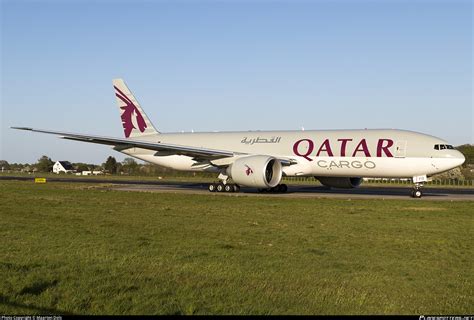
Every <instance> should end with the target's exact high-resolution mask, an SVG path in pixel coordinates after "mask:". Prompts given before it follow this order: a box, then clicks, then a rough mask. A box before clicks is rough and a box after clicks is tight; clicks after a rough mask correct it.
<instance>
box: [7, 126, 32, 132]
mask: <svg viewBox="0 0 474 320" xmlns="http://www.w3.org/2000/svg"><path fill="white" fill-rule="evenodd" d="M10 129H16V130H29V131H32V130H33V128H29V127H10Z"/></svg>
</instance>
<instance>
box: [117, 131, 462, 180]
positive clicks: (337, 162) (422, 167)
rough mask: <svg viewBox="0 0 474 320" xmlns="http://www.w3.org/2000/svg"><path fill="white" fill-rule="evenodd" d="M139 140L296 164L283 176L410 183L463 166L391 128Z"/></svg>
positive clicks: (155, 157)
mask: <svg viewBox="0 0 474 320" xmlns="http://www.w3.org/2000/svg"><path fill="white" fill-rule="evenodd" d="M140 140H142V141H143V140H145V141H149V142H159V143H167V144H177V145H187V146H192V147H195V148H208V149H217V150H232V151H234V152H241V153H242V154H248V155H252V154H260V155H262V154H263V155H272V156H277V157H282V158H290V159H294V161H295V162H296V164H294V165H291V166H287V167H283V174H284V175H286V176H334V177H351V176H354V177H387V178H389V177H399V178H405V177H406V178H411V177H414V176H419V175H427V176H430V175H433V174H436V173H440V172H444V171H447V170H450V169H452V168H454V167H456V166H458V165H460V164H462V162H463V161H464V157H463V155H462V154H461V153H460V152H459V151H457V150H454V149H451V148H449V149H448V146H449V147H451V146H450V145H449V144H448V143H447V142H446V141H444V140H442V139H439V138H436V137H433V136H430V135H426V134H422V133H417V132H413V131H405V130H393V129H383V130H374V129H371V130H315V131H242V132H207V133H161V134H159V135H149V136H141V137H140ZM436 145H438V146H440V145H441V146H446V147H445V148H443V149H441V148H440V147H438V149H435V146H436ZM120 151H121V152H123V153H125V154H128V155H131V156H134V157H137V158H139V159H142V160H144V161H148V162H151V163H155V164H158V165H161V166H165V167H168V168H172V169H175V170H185V171H210V172H217V171H218V168H217V167H216V166H214V165H212V164H211V163H209V162H206V161H199V159H195V158H192V157H189V156H183V155H169V154H167V153H166V152H155V151H150V150H145V149H140V148H130V149H126V150H120Z"/></svg>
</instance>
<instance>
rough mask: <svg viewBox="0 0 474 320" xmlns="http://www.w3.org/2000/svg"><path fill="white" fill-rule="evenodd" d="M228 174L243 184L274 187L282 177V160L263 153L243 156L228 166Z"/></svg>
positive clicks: (239, 183) (236, 181) (237, 182)
mask: <svg viewBox="0 0 474 320" xmlns="http://www.w3.org/2000/svg"><path fill="white" fill-rule="evenodd" d="M227 174H228V175H229V176H230V177H231V178H232V180H234V182H235V183H236V184H238V185H241V186H247V187H255V188H273V187H275V186H277V185H278V184H279V183H280V181H281V177H282V165H281V162H280V160H278V159H276V158H273V157H269V156H263V155H257V156H248V157H242V158H238V159H237V160H235V162H234V163H232V165H230V166H229V167H228V168H227Z"/></svg>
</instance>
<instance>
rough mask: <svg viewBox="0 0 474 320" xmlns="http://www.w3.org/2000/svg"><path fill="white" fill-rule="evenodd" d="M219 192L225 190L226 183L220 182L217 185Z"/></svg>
mask: <svg viewBox="0 0 474 320" xmlns="http://www.w3.org/2000/svg"><path fill="white" fill-rule="evenodd" d="M216 190H217V192H223V191H224V184H223V183H218V184H217V187H216Z"/></svg>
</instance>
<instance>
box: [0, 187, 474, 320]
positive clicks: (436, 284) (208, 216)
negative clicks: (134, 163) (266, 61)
mask: <svg viewBox="0 0 474 320" xmlns="http://www.w3.org/2000/svg"><path fill="white" fill-rule="evenodd" d="M473 216H474V210H473V203H472V202H439V201H437V202H431V201H407V200H400V201H398V200H390V201H388V200H385V201H384V200H352V201H348V200H338V199H288V198H275V197H247V196H238V197H234V196H232V197H229V196H222V195H219V194H209V195H207V194H206V195H188V194H172V193H139V192H120V191H108V190H106V189H104V188H102V187H101V186H100V185H95V186H91V185H86V184H78V183H74V184H67V183H47V184H44V185H41V184H37V185H35V184H34V183H32V182H14V181H12V182H10V181H8V182H6V181H0V236H1V246H0V277H1V279H2V280H1V281H0V314H5V313H7V314H10V313H21V314H30V313H41V314H44V313H61V314H65V313H68V314H69V313H70V314H215V313H217V314H373V313H376V314H472V313H473V311H474V307H473V306H474V298H473V292H474V286H473V280H474V271H473V265H474V251H473V246H474V239H473V238H474V233H473V232H472V231H473V227H474V219H473Z"/></svg>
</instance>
